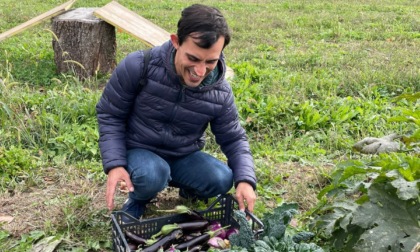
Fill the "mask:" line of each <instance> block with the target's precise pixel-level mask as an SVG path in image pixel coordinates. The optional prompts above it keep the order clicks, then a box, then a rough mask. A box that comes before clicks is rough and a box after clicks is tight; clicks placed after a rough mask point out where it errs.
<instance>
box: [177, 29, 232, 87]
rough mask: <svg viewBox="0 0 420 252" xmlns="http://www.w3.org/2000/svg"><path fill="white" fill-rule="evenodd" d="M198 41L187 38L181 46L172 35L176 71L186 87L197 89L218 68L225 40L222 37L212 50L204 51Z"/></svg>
mask: <svg viewBox="0 0 420 252" xmlns="http://www.w3.org/2000/svg"><path fill="white" fill-rule="evenodd" d="M195 40H196V39H194V38H192V37H187V39H186V40H185V41H184V42H183V43H182V45H179V41H178V37H177V36H176V35H174V34H173V35H171V41H172V44H173V46H174V47H175V49H176V50H177V52H176V54H175V69H176V73H177V74H178V75H179V76H180V77H181V78H182V80H183V81H184V83H185V85H187V86H189V87H197V86H198V85H200V83H201V82H202V81H203V80H204V79H205V78H206V77H207V75H208V74H209V73H210V72H211V71H213V69H214V68H215V67H216V66H217V62H218V60H219V57H220V54H221V53H222V50H223V45H224V43H225V38H224V37H220V38H219V40H217V42H216V43H214V44H213V45H212V46H211V47H210V48H208V49H204V48H201V47H199V46H198V45H197V44H196V43H194V41H195Z"/></svg>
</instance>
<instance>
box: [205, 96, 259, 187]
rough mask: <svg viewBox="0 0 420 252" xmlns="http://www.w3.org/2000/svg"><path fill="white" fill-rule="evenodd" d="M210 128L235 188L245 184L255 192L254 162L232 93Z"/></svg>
mask: <svg viewBox="0 0 420 252" xmlns="http://www.w3.org/2000/svg"><path fill="white" fill-rule="evenodd" d="M211 128H212V132H213V134H214V135H215V137H216V141H217V143H218V144H219V145H220V146H221V149H222V151H223V153H224V154H225V155H226V157H227V159H228V165H229V167H230V168H231V169H232V170H233V175H234V181H235V186H237V184H238V183H239V182H247V183H249V184H250V185H252V187H253V188H254V190H255V189H256V184H257V179H256V176H255V171H254V161H253V158H252V154H251V150H250V146H249V143H248V139H247V136H246V133H245V130H244V128H243V127H242V126H241V125H240V121H239V115H238V111H237V109H236V106H235V103H234V97H233V93H232V92H230V95H229V96H228V97H227V99H226V101H225V105H224V109H223V112H222V114H221V115H220V116H219V117H217V118H216V119H215V120H213V121H212V122H211Z"/></svg>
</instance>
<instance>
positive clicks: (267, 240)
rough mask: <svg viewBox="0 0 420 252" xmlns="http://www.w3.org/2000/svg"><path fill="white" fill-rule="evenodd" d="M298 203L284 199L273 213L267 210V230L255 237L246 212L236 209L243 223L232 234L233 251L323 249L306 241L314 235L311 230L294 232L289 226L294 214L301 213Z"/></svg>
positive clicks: (260, 251) (268, 251)
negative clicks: (284, 201) (291, 231)
mask: <svg viewBox="0 0 420 252" xmlns="http://www.w3.org/2000/svg"><path fill="white" fill-rule="evenodd" d="M297 209H298V205H297V204H296V203H284V204H282V205H280V206H279V207H277V208H275V209H274V211H273V212H272V213H265V214H264V216H263V219H262V222H263V224H264V231H263V233H262V234H260V238H258V239H257V240H255V239H254V233H253V231H252V229H251V227H250V223H249V222H248V220H247V218H246V215H245V213H244V212H241V211H235V213H234V215H235V217H236V219H237V220H238V223H239V225H240V229H239V233H238V234H233V235H231V236H230V238H229V240H230V242H231V246H232V249H231V250H230V251H241V252H245V251H254V252H304V251H305V252H310V251H316V252H322V251H324V250H323V249H322V248H321V247H319V246H317V245H316V244H314V243H306V242H308V241H309V240H311V239H312V238H313V237H314V234H313V233H311V232H306V231H302V232H298V233H295V234H290V232H287V227H288V225H289V223H290V222H291V220H292V218H293V216H294V215H295V214H297V213H298V210H297Z"/></svg>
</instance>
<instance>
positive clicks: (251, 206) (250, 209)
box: [247, 201, 254, 213]
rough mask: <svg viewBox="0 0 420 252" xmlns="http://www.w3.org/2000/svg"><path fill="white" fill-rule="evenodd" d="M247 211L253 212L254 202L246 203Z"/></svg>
mask: <svg viewBox="0 0 420 252" xmlns="http://www.w3.org/2000/svg"><path fill="white" fill-rule="evenodd" d="M247 209H248V211H249V212H251V213H253V212H254V202H253V201H250V202H248V201H247Z"/></svg>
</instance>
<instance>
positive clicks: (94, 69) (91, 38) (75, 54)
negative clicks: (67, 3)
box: [52, 8, 116, 79]
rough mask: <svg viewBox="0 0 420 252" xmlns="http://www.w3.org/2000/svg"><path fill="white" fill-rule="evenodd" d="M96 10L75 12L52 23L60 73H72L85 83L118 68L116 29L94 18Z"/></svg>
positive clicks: (56, 59) (77, 10)
mask: <svg viewBox="0 0 420 252" xmlns="http://www.w3.org/2000/svg"><path fill="white" fill-rule="evenodd" d="M94 10H95V8H78V9H73V10H70V11H68V12H66V13H64V14H62V15H59V16H57V17H55V18H54V19H53V21H52V31H53V32H54V38H53V42H52V44H53V49H54V60H55V64H56V66H57V71H58V72H59V73H66V72H73V73H74V74H76V75H77V76H78V77H80V78H81V79H83V78H87V77H90V76H94V75H95V74H96V73H110V72H112V70H113V69H114V68H115V66H116V59H115V55H116V37H115V27H114V26H112V25H110V24H108V23H106V22H105V21H103V20H101V19H99V18H97V17H95V16H94V15H93V11H94ZM57 39H58V40H57Z"/></svg>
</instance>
